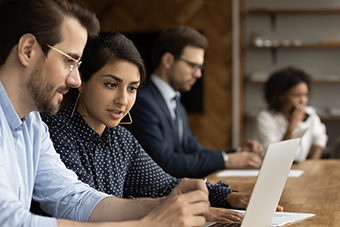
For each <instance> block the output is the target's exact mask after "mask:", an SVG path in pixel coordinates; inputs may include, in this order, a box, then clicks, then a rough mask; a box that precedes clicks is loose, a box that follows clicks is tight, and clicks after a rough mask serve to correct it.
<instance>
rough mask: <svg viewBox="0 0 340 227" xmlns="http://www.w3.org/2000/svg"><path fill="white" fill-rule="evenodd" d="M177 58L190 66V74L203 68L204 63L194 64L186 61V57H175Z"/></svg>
mask: <svg viewBox="0 0 340 227" xmlns="http://www.w3.org/2000/svg"><path fill="white" fill-rule="evenodd" d="M177 60H180V61H183V62H185V63H187V64H188V65H189V66H190V67H191V73H192V74H195V73H196V72H197V70H200V71H202V70H203V69H204V65H199V64H196V63H194V62H191V61H188V60H186V59H183V58H177Z"/></svg>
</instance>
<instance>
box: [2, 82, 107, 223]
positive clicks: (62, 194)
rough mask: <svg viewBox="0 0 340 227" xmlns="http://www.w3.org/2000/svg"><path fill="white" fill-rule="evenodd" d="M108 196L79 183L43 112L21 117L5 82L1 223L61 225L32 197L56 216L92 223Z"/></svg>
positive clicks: (3, 90)
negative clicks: (36, 207)
mask: <svg viewBox="0 0 340 227" xmlns="http://www.w3.org/2000/svg"><path fill="white" fill-rule="evenodd" d="M107 196H108V195H107V194H104V193H101V192H97V191H95V190H94V189H92V188H91V187H89V186H88V185H86V184H83V183H82V182H80V181H78V178H77V175H76V174H75V173H73V172H72V171H70V170H68V169H67V168H66V167H65V165H64V164H63V163H62V162H61V160H60V158H59V155H58V154H57V153H56V152H55V150H54V148H53V145H52V142H51V140H50V138H49V133H48V129H47V126H46V125H45V124H44V123H43V122H42V121H41V119H40V115H39V113H38V112H31V113H30V114H29V115H27V116H26V117H25V118H24V119H20V118H19V116H18V115H17V113H16V111H15V110H14V107H13V105H12V103H11V102H10V99H9V98H8V96H7V93H6V91H5V89H4V87H3V85H2V83H1V82H0V226H2V227H5V226H10V227H12V226H57V222H56V219H55V218H50V217H42V216H38V215H34V214H32V213H30V212H29V209H30V204H31V199H32V197H33V198H34V199H35V200H36V201H38V202H40V205H41V207H42V209H43V210H44V211H45V212H47V213H49V214H50V215H52V216H53V217H56V218H65V219H71V220H77V221H87V220H88V218H89V216H90V214H91V212H92V210H93V208H94V207H95V206H96V205H97V204H98V202H99V201H101V200H102V199H103V198H105V197H107Z"/></svg>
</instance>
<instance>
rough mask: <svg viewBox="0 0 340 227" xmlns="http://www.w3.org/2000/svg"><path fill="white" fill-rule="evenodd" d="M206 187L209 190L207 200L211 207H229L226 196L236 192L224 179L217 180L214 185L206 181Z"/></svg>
mask: <svg viewBox="0 0 340 227" xmlns="http://www.w3.org/2000/svg"><path fill="white" fill-rule="evenodd" d="M206 184H207V187H208V190H209V201H210V204H211V206H213V207H224V208H231V206H230V204H229V203H228V202H227V196H228V195H229V194H230V193H232V192H236V190H233V189H231V188H230V187H229V185H228V184H227V183H226V182H224V181H219V182H217V183H216V184H215V185H213V184H212V183H210V182H207V183H206Z"/></svg>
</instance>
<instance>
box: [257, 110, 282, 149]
mask: <svg viewBox="0 0 340 227" xmlns="http://www.w3.org/2000/svg"><path fill="white" fill-rule="evenodd" d="M277 124H278V123H277V122H275V119H273V117H272V116H271V115H270V114H269V113H268V112H267V111H261V112H259V113H258V115H257V116H256V122H255V127H254V130H253V136H252V138H253V139H254V140H256V141H258V142H259V143H260V144H261V145H262V146H263V149H264V150H267V148H268V146H269V144H271V143H274V142H278V141H281V140H282V139H283V138H282V135H281V133H279V132H278V131H277V130H276V128H277V127H278V126H277Z"/></svg>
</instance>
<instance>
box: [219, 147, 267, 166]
mask: <svg viewBox="0 0 340 227" xmlns="http://www.w3.org/2000/svg"><path fill="white" fill-rule="evenodd" d="M261 164H262V158H261V157H260V156H259V155H258V154H257V153H255V152H248V151H242V152H238V153H229V154H228V161H226V162H225V163H224V165H225V168H227V169H239V168H245V167H254V168H260V166H261Z"/></svg>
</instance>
